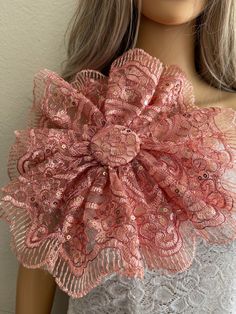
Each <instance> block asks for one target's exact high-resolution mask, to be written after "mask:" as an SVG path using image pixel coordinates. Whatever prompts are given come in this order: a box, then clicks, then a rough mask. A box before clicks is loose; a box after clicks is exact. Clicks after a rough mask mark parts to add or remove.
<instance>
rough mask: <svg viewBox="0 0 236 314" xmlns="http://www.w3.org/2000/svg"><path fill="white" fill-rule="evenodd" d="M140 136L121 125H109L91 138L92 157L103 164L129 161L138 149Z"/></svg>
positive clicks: (116, 164)
mask: <svg viewBox="0 0 236 314" xmlns="http://www.w3.org/2000/svg"><path fill="white" fill-rule="evenodd" d="M140 142H141V141H140V138H139V137H138V135H137V134H136V133H135V132H134V131H132V130H131V129H129V128H127V127H125V126H123V125H118V124H116V125H109V126H106V127H104V128H102V129H100V130H99V131H98V132H97V133H96V134H95V135H94V136H93V137H92V139H91V142H90V148H91V152H92V154H93V155H94V157H95V158H96V159H97V160H98V161H99V162H100V163H102V164H103V165H109V166H111V167H116V166H120V165H124V164H127V163H128V162H130V161H131V160H132V159H133V158H134V157H135V156H136V155H137V154H138V152H139V151H140Z"/></svg>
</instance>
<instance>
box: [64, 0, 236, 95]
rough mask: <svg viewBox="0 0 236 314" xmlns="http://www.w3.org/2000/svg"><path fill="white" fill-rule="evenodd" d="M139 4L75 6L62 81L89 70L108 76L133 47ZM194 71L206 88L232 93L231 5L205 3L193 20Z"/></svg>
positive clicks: (234, 24) (82, 0) (235, 9)
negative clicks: (115, 63) (111, 68)
mask: <svg viewBox="0 0 236 314" xmlns="http://www.w3.org/2000/svg"><path fill="white" fill-rule="evenodd" d="M141 1H142V0H89V1H88V0H79V4H78V8H77V10H76V12H75V14H74V15H73V16H72V18H71V20H70V22H69V25H68V28H67V30H66V33H65V39H66V38H67V35H69V39H68V43H67V58H66V60H64V61H63V62H62V68H63V70H62V73H61V76H62V77H63V78H64V79H65V80H66V81H68V82H69V81H71V80H73V78H74V75H75V74H76V73H77V72H78V71H80V70H82V69H85V68H87V69H88V68H90V69H94V70H98V71H100V72H102V73H103V74H104V75H108V73H109V67H110V65H111V63H112V62H113V60H114V59H116V58H117V57H118V56H119V55H121V54H122V53H124V52H125V51H126V50H128V49H130V48H133V47H135V45H136V41H137V37H138V30H139V25H140V16H141ZM195 25H196V27H195V38H196V40H195V56H196V57H195V65H196V69H197V72H198V73H199V75H201V76H202V78H203V79H204V80H205V81H206V82H207V83H209V84H210V85H212V86H214V87H216V88H219V89H222V90H227V91H231V92H233V91H235V89H236V29H235V28H236V2H235V0H227V1H225V0H209V1H208V3H207V5H206V8H205V9H204V11H203V12H202V13H201V14H200V15H199V16H198V17H197V19H196V24H195Z"/></svg>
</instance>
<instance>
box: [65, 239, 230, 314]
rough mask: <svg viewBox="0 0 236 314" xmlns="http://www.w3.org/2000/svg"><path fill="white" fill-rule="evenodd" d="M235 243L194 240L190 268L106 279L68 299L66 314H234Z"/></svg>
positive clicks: (147, 270)
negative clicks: (79, 296)
mask: <svg viewBox="0 0 236 314" xmlns="http://www.w3.org/2000/svg"><path fill="white" fill-rule="evenodd" d="M235 269H236V240H234V241H233V242H231V243H229V244H225V245H215V244H213V245H212V244H209V243H207V242H206V241H204V240H203V239H202V238H198V240H197V249H196V255H195V258H194V261H193V264H192V266H191V267H190V268H189V269H187V270H186V271H185V272H183V273H177V274H173V275H171V276H170V275H164V274H162V273H161V271H159V270H149V269H145V276H144V279H139V278H126V277H121V276H119V275H116V274H114V275H111V276H110V277H109V278H107V279H106V280H105V281H104V282H103V283H102V284H101V285H99V286H98V287H95V288H94V289H92V290H91V291H90V292H89V293H88V294H87V295H86V296H84V297H82V298H79V299H76V298H72V297H70V298H69V306H68V311H67V314H110V313H114V314H203V313H204V314H213V313H214V314H234V313H236V276H235V273H236V272H235Z"/></svg>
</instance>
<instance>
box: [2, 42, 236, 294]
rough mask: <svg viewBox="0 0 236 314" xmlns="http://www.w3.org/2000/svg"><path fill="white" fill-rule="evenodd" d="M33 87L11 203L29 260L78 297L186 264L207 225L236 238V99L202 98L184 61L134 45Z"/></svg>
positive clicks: (19, 133)
mask: <svg viewBox="0 0 236 314" xmlns="http://www.w3.org/2000/svg"><path fill="white" fill-rule="evenodd" d="M33 92H34V102H33V106H32V110H31V111H30V116H29V121H28V122H29V124H28V128H26V129H24V130H16V131H15V134H16V142H15V143H14V145H12V147H11V151H10V156H9V165H8V173H9V177H10V179H11V181H10V182H9V183H8V184H7V185H6V186H4V187H3V188H2V194H3V195H2V197H1V203H0V205H1V211H0V215H1V218H2V219H6V221H7V222H8V223H9V225H10V231H11V234H12V239H11V247H12V249H13V250H14V252H15V253H16V256H17V258H18V260H19V261H20V262H21V263H22V264H23V265H25V266H26V267H29V268H36V267H44V268H46V269H47V270H48V271H50V272H51V274H52V275H53V276H54V277H55V280H56V282H57V284H58V285H59V287H60V288H61V289H62V290H64V291H65V292H67V293H68V294H69V295H70V296H73V297H77V298H79V297H81V296H83V295H85V294H87V293H88V292H89V291H90V290H91V289H92V288H94V287H95V286H97V285H98V284H99V283H100V282H101V281H102V280H103V278H104V277H105V276H107V275H109V274H110V273H112V272H117V273H120V274H122V275H127V276H130V277H134V276H135V277H140V278H143V276H144V269H145V267H148V268H151V269H152V268H156V269H159V268H162V269H166V271H167V270H168V271H169V272H170V273H176V272H180V271H184V270H185V269H187V268H189V267H190V266H191V264H192V262H193V258H194V254H195V249H196V248H195V246H196V237H197V236H201V237H203V238H205V239H206V240H207V241H208V242H210V243H218V244H221V243H227V242H229V241H232V240H233V239H235V238H236V222H235V219H234V218H233V216H232V212H233V210H234V209H235V205H234V204H235V201H236V199H235V193H236V163H235V154H236V146H235V134H236V132H235V131H236V124H235V118H236V114H235V111H234V110H233V109H230V108H224V109H223V108H219V107H208V108H198V107H196V106H195V105H194V95H193V89H192V85H191V82H189V81H188V80H187V78H186V75H185V73H184V72H183V71H182V70H181V69H180V68H178V67H177V66H176V65H170V66H167V65H164V64H163V63H162V62H161V61H160V60H159V59H156V58H154V57H152V56H151V55H149V54H148V53H147V52H145V51H144V50H142V49H139V48H133V49H130V50H129V51H127V52H125V53H124V54H123V55H122V56H120V57H119V58H117V59H116V60H115V61H114V62H113V63H112V66H111V70H110V73H109V76H108V77H106V76H104V75H102V74H101V73H100V72H97V71H95V70H89V69H86V70H83V71H80V72H78V73H77V75H76V77H75V80H74V81H73V82H72V83H71V84H70V83H68V82H66V81H64V80H63V79H62V78H61V77H60V76H59V75H58V74H56V73H54V72H52V71H50V70H47V69H44V70H41V71H39V72H38V73H37V74H36V75H35V78H34V91H33Z"/></svg>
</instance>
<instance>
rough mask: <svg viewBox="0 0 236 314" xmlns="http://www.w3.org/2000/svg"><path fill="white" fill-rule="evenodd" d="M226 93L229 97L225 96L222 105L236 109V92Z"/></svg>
mask: <svg viewBox="0 0 236 314" xmlns="http://www.w3.org/2000/svg"><path fill="white" fill-rule="evenodd" d="M226 95H227V97H225V100H224V101H223V102H222V107H226V108H232V109H234V110H236V92H234V93H231V92H226Z"/></svg>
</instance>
